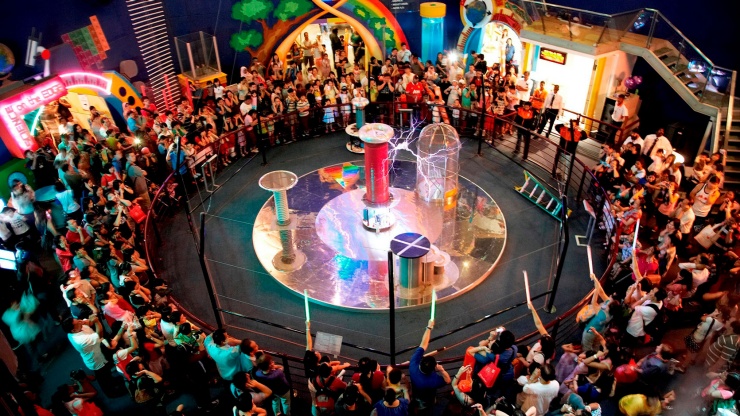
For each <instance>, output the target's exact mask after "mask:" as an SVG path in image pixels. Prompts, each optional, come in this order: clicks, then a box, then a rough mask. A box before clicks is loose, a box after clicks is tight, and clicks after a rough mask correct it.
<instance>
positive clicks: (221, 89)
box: [213, 85, 224, 100]
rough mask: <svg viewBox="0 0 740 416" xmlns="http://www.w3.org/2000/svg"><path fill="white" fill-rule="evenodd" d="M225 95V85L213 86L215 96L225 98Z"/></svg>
mask: <svg viewBox="0 0 740 416" xmlns="http://www.w3.org/2000/svg"><path fill="white" fill-rule="evenodd" d="M223 96H224V86H223V85H218V86H215V85H214V86H213V97H214V98H215V99H217V100H218V99H219V98H223Z"/></svg>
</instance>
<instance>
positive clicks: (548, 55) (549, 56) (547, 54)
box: [540, 48, 568, 65]
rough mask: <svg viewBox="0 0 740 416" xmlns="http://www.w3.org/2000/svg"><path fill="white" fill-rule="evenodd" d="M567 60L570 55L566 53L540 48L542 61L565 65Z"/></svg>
mask: <svg viewBox="0 0 740 416" xmlns="http://www.w3.org/2000/svg"><path fill="white" fill-rule="evenodd" d="M567 58H568V54H567V53H565V52H559V51H555V50H552V49H547V48H540V59H542V60H544V61H550V62H554V63H556V64H560V65H565V60H566V59H567Z"/></svg>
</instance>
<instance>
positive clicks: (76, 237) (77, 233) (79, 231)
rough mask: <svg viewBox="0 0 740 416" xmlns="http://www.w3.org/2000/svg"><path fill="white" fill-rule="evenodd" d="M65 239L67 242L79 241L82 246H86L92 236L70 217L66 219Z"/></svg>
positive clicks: (90, 241)
mask: <svg viewBox="0 0 740 416" xmlns="http://www.w3.org/2000/svg"><path fill="white" fill-rule="evenodd" d="M64 238H66V239H67V244H72V243H80V244H82V245H83V246H88V245H89V244H90V243H92V238H91V237H90V235H89V234H88V233H87V231H85V229H84V228H83V227H80V226H79V224H77V220H75V219H73V218H70V219H68V220H67V234H66V235H65V236H64Z"/></svg>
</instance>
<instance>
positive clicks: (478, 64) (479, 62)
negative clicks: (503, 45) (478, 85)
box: [473, 53, 488, 74]
mask: <svg viewBox="0 0 740 416" xmlns="http://www.w3.org/2000/svg"><path fill="white" fill-rule="evenodd" d="M473 66H474V67H475V70H476V71H480V72H482V73H484V74H485V73H486V71H487V70H488V64H487V63H486V57H485V56H484V55H483V54H482V53H479V54H478V56H476V57H475V63H473Z"/></svg>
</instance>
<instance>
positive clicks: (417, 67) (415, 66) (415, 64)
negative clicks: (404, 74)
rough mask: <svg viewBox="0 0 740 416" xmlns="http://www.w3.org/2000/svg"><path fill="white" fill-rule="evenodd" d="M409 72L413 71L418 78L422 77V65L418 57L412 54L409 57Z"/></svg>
mask: <svg viewBox="0 0 740 416" xmlns="http://www.w3.org/2000/svg"><path fill="white" fill-rule="evenodd" d="M410 66H411V72H413V73H414V75H416V76H417V77H419V79H423V78H424V65H423V64H422V63H421V61H420V60H419V57H418V56H416V55H413V56H412V57H411V65H410Z"/></svg>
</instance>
